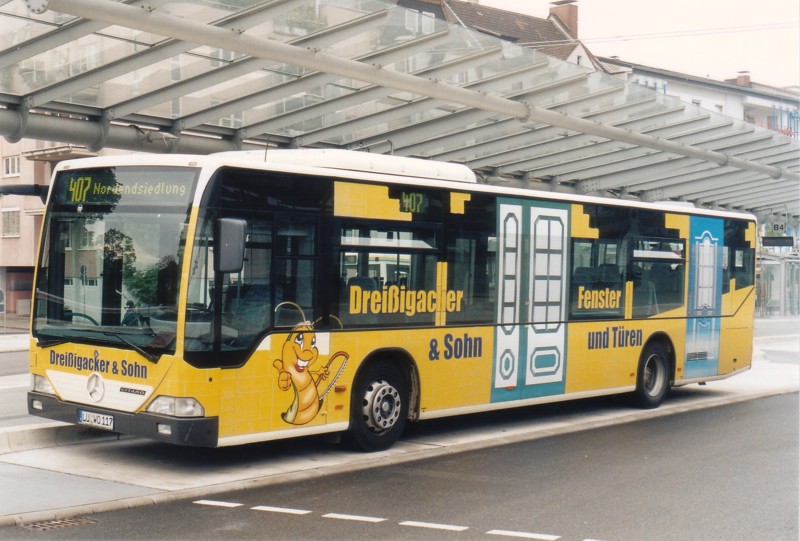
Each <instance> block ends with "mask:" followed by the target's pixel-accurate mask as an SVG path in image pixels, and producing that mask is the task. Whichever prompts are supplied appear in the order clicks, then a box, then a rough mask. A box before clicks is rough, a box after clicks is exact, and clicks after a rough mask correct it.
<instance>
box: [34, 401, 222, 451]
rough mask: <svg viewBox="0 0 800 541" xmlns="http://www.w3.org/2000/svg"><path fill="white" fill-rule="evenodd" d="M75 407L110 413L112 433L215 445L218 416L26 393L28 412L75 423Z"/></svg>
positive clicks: (181, 442) (76, 411)
mask: <svg viewBox="0 0 800 541" xmlns="http://www.w3.org/2000/svg"><path fill="white" fill-rule="evenodd" d="M34 400H35V401H37V402H38V403H39V404H41V408H34V407H33V402H34ZM78 410H83V411H89V412H92V413H100V414H103V415H110V416H112V417H113V418H114V430H113V432H116V433H119V434H129V435H132V436H141V437H144V438H150V439H153V440H157V441H163V442H167V443H174V444H177V445H189V446H193V447H216V446H217V441H218V438H219V419H218V418H217V417H190V418H179V417H169V416H166V415H154V414H152V413H126V412H121V411H115V410H109V409H105V408H95V407H92V406H87V405H84V404H75V403H73V402H63V401H61V400H59V399H58V398H57V397H55V396H52V395H49V394H42V393H37V392H34V391H30V392H28V413H30V414H31V415H35V416H37V417H44V418H46V419H53V420H55V421H62V422H64V423H70V424H78ZM159 425H168V426H169V427H170V433H169V434H164V433H163V431H159ZM81 426H84V425H81Z"/></svg>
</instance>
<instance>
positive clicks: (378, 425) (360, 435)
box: [349, 361, 408, 451]
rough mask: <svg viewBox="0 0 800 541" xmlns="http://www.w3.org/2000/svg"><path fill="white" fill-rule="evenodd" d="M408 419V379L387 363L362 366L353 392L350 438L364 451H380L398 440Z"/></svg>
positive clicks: (397, 368)
mask: <svg viewBox="0 0 800 541" xmlns="http://www.w3.org/2000/svg"><path fill="white" fill-rule="evenodd" d="M407 418H408V379H407V378H406V375H405V373H404V372H403V370H402V369H401V368H400V367H398V366H397V365H395V364H393V363H390V362H388V361H378V362H372V363H370V364H368V365H367V366H366V367H364V369H363V371H362V372H361V374H360V375H359V376H358V381H357V383H356V385H355V387H354V389H353V399H352V404H351V410H350V433H349V436H350V439H351V440H352V443H353V444H354V445H355V446H356V447H359V448H361V449H363V450H364V451H383V450H384V449H388V448H389V447H391V446H392V445H393V444H394V442H396V441H397V439H398V438H399V437H400V434H402V432H403V429H404V428H405V426H406V419H407Z"/></svg>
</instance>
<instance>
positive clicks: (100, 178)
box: [33, 167, 197, 360]
mask: <svg viewBox="0 0 800 541" xmlns="http://www.w3.org/2000/svg"><path fill="white" fill-rule="evenodd" d="M196 179H197V170H196V169H193V168H186V167H113V168H99V169H84V170H71V171H63V172H60V173H59V174H58V176H57V177H56V179H55V181H54V183H53V187H52V194H51V196H50V202H49V204H48V205H49V206H48V211H47V216H46V221H45V224H44V231H43V235H44V236H45V239H44V242H43V244H42V246H43V249H42V250H43V252H42V254H41V255H40V259H39V268H38V273H37V280H36V299H35V303H36V304H35V308H34V310H35V312H34V313H35V317H34V320H33V335H34V336H35V337H36V338H37V339H39V340H40V342H42V341H43V342H45V343H58V342H61V341H67V340H69V341H76V342H87V343H98V342H99V343H104V344H114V345H117V346H118V347H122V348H127V349H134V350H136V351H138V352H140V353H141V354H142V355H144V356H145V357H147V358H150V359H151V360H155V359H157V358H158V356H159V355H161V354H163V353H167V352H174V350H175V335H176V330H177V329H176V327H177V303H178V291H179V288H180V270H179V269H180V265H181V258H182V257H183V253H184V249H185V245H186V242H185V241H186V229H187V226H188V223H189V211H190V203H191V201H192V196H193V192H194V187H195V182H196Z"/></svg>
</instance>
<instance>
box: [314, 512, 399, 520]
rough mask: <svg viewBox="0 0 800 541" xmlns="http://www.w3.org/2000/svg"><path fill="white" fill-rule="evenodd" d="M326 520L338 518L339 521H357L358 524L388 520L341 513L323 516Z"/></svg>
mask: <svg viewBox="0 0 800 541" xmlns="http://www.w3.org/2000/svg"><path fill="white" fill-rule="evenodd" d="M322 516H323V517H324V518H338V519H339V520H355V521H357V522H383V521H385V520H386V519H385V518H380V517H365V516H362V515H342V514H340V513H328V514H327V515H322Z"/></svg>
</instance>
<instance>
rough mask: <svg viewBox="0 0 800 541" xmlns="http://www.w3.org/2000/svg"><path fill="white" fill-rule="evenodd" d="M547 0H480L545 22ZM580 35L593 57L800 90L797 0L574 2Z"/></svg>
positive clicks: (625, 0) (799, 27) (583, 0)
mask: <svg viewBox="0 0 800 541" xmlns="http://www.w3.org/2000/svg"><path fill="white" fill-rule="evenodd" d="M551 1H552V0H480V4H482V5H486V6H491V7H496V8H500V9H505V10H508V11H516V12H518V13H525V14H527V15H533V16H535V17H541V18H546V17H547V15H548V13H549V10H550V7H551V6H552V4H551ZM577 5H578V34H579V35H578V37H579V38H580V39H581V40H582V41H583V42H584V44H585V45H586V46H587V48H588V49H589V50H590V51H591V52H592V53H593V54H595V55H596V56H617V57H619V58H620V59H621V60H624V61H628V62H633V63H637V64H644V65H646V66H650V67H654V68H662V69H668V70H673V71H679V72H682V73H687V74H689V75H696V76H699V77H708V78H710V79H714V80H717V81H722V80H724V79H732V78H735V77H736V75H737V73H738V72H740V71H749V72H750V78H751V80H752V81H754V82H758V83H761V84H765V85H770V86H777V87H785V86H793V85H800V2H798V1H797V0H579V1H578V3H577Z"/></svg>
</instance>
